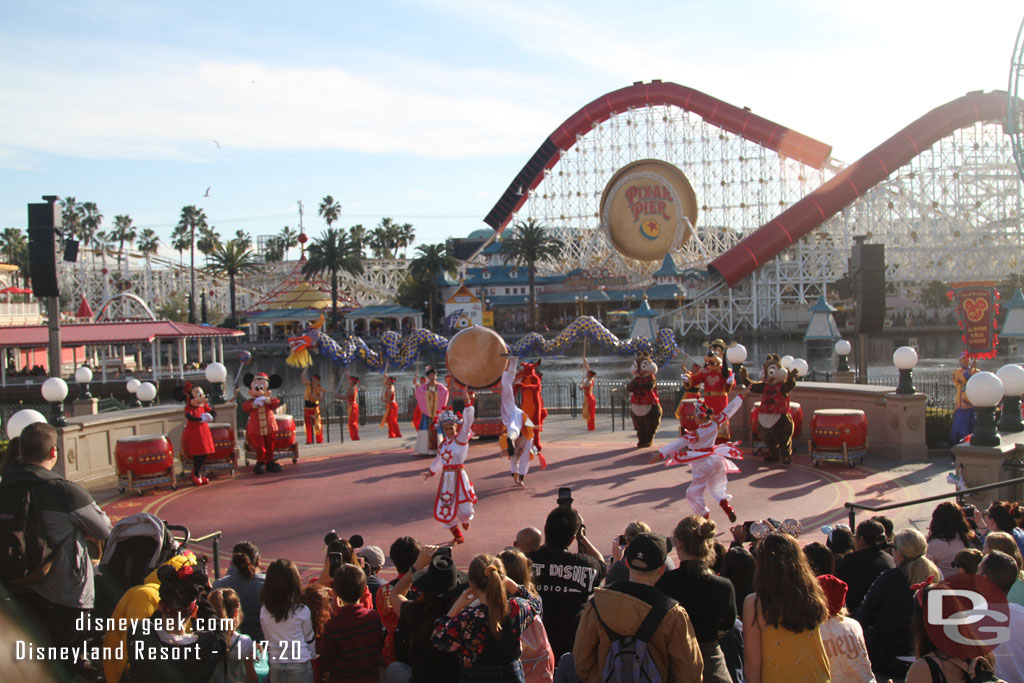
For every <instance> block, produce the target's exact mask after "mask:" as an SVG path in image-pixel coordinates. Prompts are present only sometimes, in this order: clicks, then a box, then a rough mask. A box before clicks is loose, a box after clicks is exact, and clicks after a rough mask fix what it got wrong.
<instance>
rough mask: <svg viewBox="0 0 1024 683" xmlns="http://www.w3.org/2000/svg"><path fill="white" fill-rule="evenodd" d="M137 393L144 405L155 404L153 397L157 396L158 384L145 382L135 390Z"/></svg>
mask: <svg viewBox="0 0 1024 683" xmlns="http://www.w3.org/2000/svg"><path fill="white" fill-rule="evenodd" d="M135 395H136V396H138V397H139V400H140V401H142V406H143V407H144V408H148V407H150V406H151V405H153V399H155V398H156V386H155V385H154V384H153V383H152V382H143V383H142V384H140V385H139V388H138V389H137V390H136V391H135Z"/></svg>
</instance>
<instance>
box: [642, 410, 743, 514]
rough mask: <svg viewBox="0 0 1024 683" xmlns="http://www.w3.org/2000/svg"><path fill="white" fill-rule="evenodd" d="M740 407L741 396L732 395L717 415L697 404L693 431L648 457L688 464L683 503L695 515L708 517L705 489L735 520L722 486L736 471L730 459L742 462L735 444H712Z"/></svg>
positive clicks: (741, 456)
mask: <svg viewBox="0 0 1024 683" xmlns="http://www.w3.org/2000/svg"><path fill="white" fill-rule="evenodd" d="M742 405H743V397H742V396H736V397H734V398H733V399H732V401H730V402H729V404H728V405H727V406H725V410H723V411H722V412H721V413H719V414H718V415H715V414H714V410H712V409H711V407H710V406H708V405H707V404H701V405H699V406H698V418H697V422H698V424H697V429H696V430H693V431H687V432H686V433H685V434H684V435H683V436H681V437H679V438H678V439H676V440H675V441H672V442H671V443H669V444H668V445H667V446H664V447H663V448H660V449H659V450H658V452H657V453H655V454H654V455H652V456H651V462H652V463H655V462H657V461H659V460H664V461H665V464H666V465H682V464H686V463H689V465H690V469H691V471H692V472H693V481H691V482H690V485H689V486H688V487H686V500H688V501H689V502H690V507H692V508H693V511H694V513H695V514H698V515H703V516H705V517H707V518H709V519H710V518H711V510H710V509H709V508H708V506H707V503H706V502H705V501H704V491H705V490H707V491H708V492H709V493H710V494H711V496H712V497H713V498H714V499H715V500H716V501H718V504H719V505H720V506H721V507H722V510H724V511H725V514H726V515H728V517H729V521H730V522H735V521H736V512H735V511H734V510H733V509H732V505H730V504H729V501H730V500H732V496H731V495H729V493H727V492H726V490H725V487H726V485H728V483H729V478H728V476H727V475H728V474H729V473H730V472H739V471H740V468H738V467H736V465H735V464H734V463H733V462H732V460H733V459H735V460H742V459H743V453H742V451H740V448H739V443H738V442H734V441H733V442H729V443H720V444H718V445H715V439H716V438H717V436H718V429H719V427H720V426H721V425H722V424H723V423H725V422H728V420H729V418H731V417H732V416H733V415H735V414H736V413H737V411H739V409H740V407H741V406H742Z"/></svg>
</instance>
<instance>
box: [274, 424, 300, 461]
mask: <svg viewBox="0 0 1024 683" xmlns="http://www.w3.org/2000/svg"><path fill="white" fill-rule="evenodd" d="M274 419H275V420H276V421H277V431H276V432H274V452H275V453H276V452H277V451H286V450H291V449H293V448H295V418H294V417H292V416H291V415H275V416H274Z"/></svg>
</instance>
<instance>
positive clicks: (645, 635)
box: [592, 595, 679, 683]
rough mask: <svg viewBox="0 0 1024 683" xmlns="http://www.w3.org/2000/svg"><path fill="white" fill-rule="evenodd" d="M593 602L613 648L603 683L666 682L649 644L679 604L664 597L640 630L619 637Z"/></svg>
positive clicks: (605, 666)
mask: <svg viewBox="0 0 1024 683" xmlns="http://www.w3.org/2000/svg"><path fill="white" fill-rule="evenodd" d="M592 602H593V605H594V616H596V617H597V621H598V623H600V624H601V627H602V628H604V630H605V633H607V634H608V639H609V640H611V647H609V648H608V656H607V657H605V660H604V668H603V669H602V670H601V681H602V683H640V682H641V681H645V682H646V683H663V681H664V679H663V678H662V676H661V672H659V671H658V667H656V666H655V665H654V660H653V659H652V658H651V653H650V652H649V651H648V649H647V643H648V642H649V641H650V639H651V638H652V637H653V636H654V632H655V631H657V630H658V626H659V625H660V624H661V620H662V619H664V618H665V615H666V614H668V613H669V611H671V610H672V608H673V607H675V606H676V605H677V604H679V603H677V602H676V601H675V600H673V599H672V598H670V597H668V596H665V595H663V596H662V600H661V601H660V602H659V603H657V604H655V605H651V609H650V611H649V612H648V613H647V616H646V617H644V620H643V622H641V624H640V628H638V629H637V631H636V633H635V634H633V635H631V636H630V635H620V634H618V633H616V632H615V631H613V630H611V629H610V628H609V627H608V624H606V623H604V619H602V618H601V613H600V612H598V611H597V602H596V601H594V600H592Z"/></svg>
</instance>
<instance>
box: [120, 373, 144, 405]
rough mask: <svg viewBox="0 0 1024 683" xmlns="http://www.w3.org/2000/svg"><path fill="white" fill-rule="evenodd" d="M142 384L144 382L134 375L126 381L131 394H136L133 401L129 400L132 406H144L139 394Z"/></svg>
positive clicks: (125, 385)
mask: <svg viewBox="0 0 1024 683" xmlns="http://www.w3.org/2000/svg"><path fill="white" fill-rule="evenodd" d="M140 386H142V382H140V381H139V380H137V379H135V378H134V377H132V378H131V379H129V380H128V381H127V382H125V383H124V388H125V389H127V390H128V393H129V394H131V395H132V396H134V398H133V399H132V400H131V401H129V404H130V405H131V407H132V408H139V407H141V406H142V404H141V403H140V402H139V395H138V393H137V392H138V391H139V387H140Z"/></svg>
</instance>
